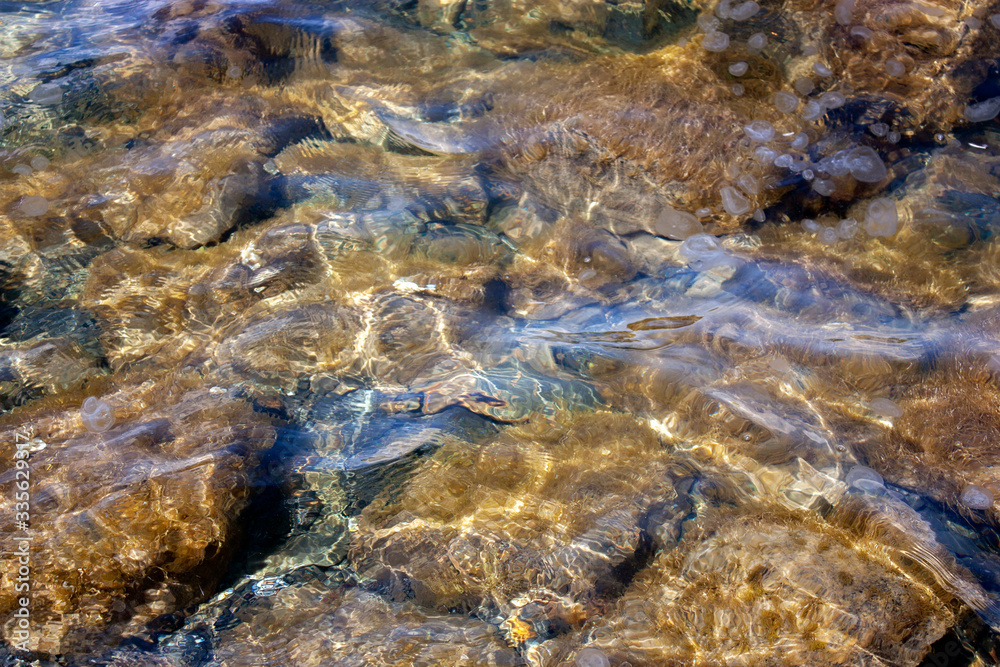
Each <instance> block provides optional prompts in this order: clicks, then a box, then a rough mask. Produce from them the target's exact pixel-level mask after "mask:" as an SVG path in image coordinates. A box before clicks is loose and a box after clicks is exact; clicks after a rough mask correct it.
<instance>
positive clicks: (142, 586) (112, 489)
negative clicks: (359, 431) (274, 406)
mask: <svg viewBox="0 0 1000 667" xmlns="http://www.w3.org/2000/svg"><path fill="white" fill-rule="evenodd" d="M91 390H92V391H95V392H99V393H97V395H98V396H99V397H100V399H101V400H102V401H104V402H106V403H107V404H108V405H109V406H110V407H111V410H112V411H113V413H114V414H115V417H116V420H117V422H118V424H117V425H116V426H113V427H112V428H111V429H110V430H107V431H105V432H103V433H93V432H88V431H87V430H86V429H85V428H84V424H83V423H82V421H81V418H80V413H79V404H78V403H77V402H76V401H74V400H73V398H74V397H73V396H72V395H69V396H63V397H59V398H57V399H49V400H46V401H44V402H40V403H37V404H35V405H32V406H31V407H27V408H23V409H21V410H19V411H17V412H15V413H14V414H13V415H10V416H8V417H6V418H5V424H4V433H5V435H6V436H7V437H5V438H4V440H3V442H4V445H3V446H4V447H5V449H6V455H7V456H8V457H9V458H10V460H12V461H13V460H14V450H15V448H16V445H15V443H16V442H24V438H23V437H22V438H17V437H16V434H17V433H18V432H21V433H29V434H30V435H31V439H30V441H29V450H30V451H31V452H32V453H31V455H30V458H29V459H27V460H28V461H29V467H28V473H29V475H30V478H31V480H32V482H31V484H32V486H31V489H32V492H31V497H32V505H31V508H32V512H31V520H30V531H28V534H29V535H30V537H31V548H32V550H31V580H30V583H31V593H32V597H31V599H32V619H33V622H35V623H37V625H36V626H35V627H36V628H40V631H38V632H37V634H35V636H34V637H33V644H32V646H31V648H32V650H37V651H41V652H43V653H53V654H55V653H63V652H71V651H76V650H79V649H80V648H81V647H82V646H81V642H87V641H105V640H101V639H99V638H100V637H102V636H104V635H103V633H104V632H106V631H109V628H112V627H113V628H114V631H113V632H114V633H122V632H125V633H128V631H129V629H130V628H139V627H142V625H143V624H144V623H146V622H148V621H150V620H152V619H153V618H156V617H158V616H161V615H163V614H169V613H172V612H174V611H176V610H177V609H179V608H182V607H184V606H186V605H188V604H190V603H192V602H197V601H198V600H200V599H202V598H203V597H204V595H205V592H206V591H207V590H210V589H211V586H212V585H213V582H214V581H215V580H216V579H217V577H218V569H217V568H218V566H219V564H220V562H223V561H224V559H225V557H226V555H227V552H228V551H230V550H231V547H232V543H233V542H232V540H233V539H234V535H235V534H236V533H237V532H238V531H239V528H238V525H237V519H238V516H239V513H240V511H241V510H242V509H243V508H244V507H245V506H246V503H247V500H248V497H249V485H250V483H251V482H252V480H253V477H254V474H255V472H254V470H255V467H256V464H257V453H258V452H260V451H261V450H263V449H265V448H267V447H268V446H269V444H270V443H271V442H272V441H273V438H274V432H273V430H272V428H271V426H270V423H269V420H268V419H267V418H264V417H261V416H259V415H256V414H255V413H254V412H253V410H252V408H251V407H250V405H249V404H248V403H246V402H245V401H244V400H242V399H240V398H239V397H238V396H237V395H235V394H234V393H233V392H232V391H226V390H219V391H212V390H209V389H208V388H206V387H203V386H201V385H200V383H197V382H194V383H192V382H190V381H187V382H186V381H185V380H184V379H183V378H174V379H164V378H161V379H159V380H153V379H150V380H147V381H145V382H144V383H141V384H132V385H124V386H115V385H114V384H113V383H99V384H97V385H96V386H92V387H91ZM85 395H86V394H82V395H81V394H78V395H77V396H79V397H80V398H79V400H81V401H82V398H83V397H84V396H85ZM15 472H16V470H14V469H13V468H12V469H10V470H8V471H7V472H6V473H4V475H5V477H9V478H10V480H11V482H12V481H13V479H14V475H15ZM2 502H3V503H4V505H3V506H4V509H5V511H6V512H7V513H8V514H9V515H10V516H11V517H14V505H13V503H14V496H13V494H11V495H10V496H8V497H5V498H4V500H3V501H2ZM11 528H13V526H11ZM23 533H24V531H20V532H18V531H15V530H12V529H8V530H7V531H5V532H4V534H3V536H2V540H3V546H4V550H5V551H8V552H13V550H14V549H15V547H16V544H17V543H16V542H15V541H14V538H15V537H16V536H22V535H23ZM16 576H17V571H16V569H14V568H11V569H8V570H5V572H4V574H3V579H2V588H0V591H2V593H0V607H2V609H3V610H4V611H5V613H7V612H10V611H13V610H14V609H15V608H16V606H17V601H16V600H17V598H18V593H17V592H16V591H15V584H16V582H15V578H16ZM4 633H5V636H6V637H7V639H8V640H10V639H11V634H10V626H5V630H4ZM110 636H112V637H113V636H114V635H113V634H112V635H110Z"/></svg>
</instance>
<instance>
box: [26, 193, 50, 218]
mask: <svg viewBox="0 0 1000 667" xmlns="http://www.w3.org/2000/svg"><path fill="white" fill-rule="evenodd" d="M48 211H49V200H48V199H46V198H45V197H39V196H38V195H31V196H29V197H25V198H24V199H22V200H21V212H22V213H24V214H25V215H28V216H31V217H33V218H37V217H38V216H40V215H45V214H46V213H48Z"/></svg>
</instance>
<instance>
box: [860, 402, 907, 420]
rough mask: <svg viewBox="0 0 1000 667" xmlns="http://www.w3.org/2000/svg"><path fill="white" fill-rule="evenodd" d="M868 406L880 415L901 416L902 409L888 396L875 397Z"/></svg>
mask: <svg viewBox="0 0 1000 667" xmlns="http://www.w3.org/2000/svg"><path fill="white" fill-rule="evenodd" d="M868 407H870V408H871V410H872V412H874V413H875V414H877V415H879V416H880V417H892V418H895V417H902V416H903V409H902V408H901V407H899V405H897V404H896V403H894V402H893V401H890V400H889V399H888V398H876V399H875V400H874V401H872V402H871V403H870V404H869V406H868Z"/></svg>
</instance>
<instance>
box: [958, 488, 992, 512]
mask: <svg viewBox="0 0 1000 667" xmlns="http://www.w3.org/2000/svg"><path fill="white" fill-rule="evenodd" d="M958 500H959V502H961V503H962V504H963V505H965V506H966V507H968V508H969V509H974V510H988V509H989V508H991V507H993V493H992V492H991V491H990V490H989V489H986V488H983V487H981V486H976V485H975V484H969V485H967V486H966V487H965V488H964V489H962V495H961V496H959V498H958Z"/></svg>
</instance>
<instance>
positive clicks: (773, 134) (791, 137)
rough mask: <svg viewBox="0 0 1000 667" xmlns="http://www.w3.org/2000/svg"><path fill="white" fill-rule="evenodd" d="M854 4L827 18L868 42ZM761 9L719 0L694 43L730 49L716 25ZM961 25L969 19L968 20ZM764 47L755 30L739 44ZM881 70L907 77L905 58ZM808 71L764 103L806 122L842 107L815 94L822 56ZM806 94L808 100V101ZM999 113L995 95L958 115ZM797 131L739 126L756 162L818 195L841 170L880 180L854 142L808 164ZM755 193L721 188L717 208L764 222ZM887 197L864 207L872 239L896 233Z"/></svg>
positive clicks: (824, 68)
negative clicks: (798, 178) (781, 171)
mask: <svg viewBox="0 0 1000 667" xmlns="http://www.w3.org/2000/svg"><path fill="white" fill-rule="evenodd" d="M854 5H855V0H839V1H838V2H837V4H836V7H835V9H834V18H835V19H836V21H837V22H838V23H839V24H840V25H843V26H845V27H847V28H849V32H850V35H851V36H852V37H855V38H858V39H861V40H868V39H871V38H872V37H873V35H874V33H873V32H872V30H870V29H869V28H867V27H865V26H862V25H852V24H853V23H854V10H855V6H854ZM760 9H761V8H760V5H759V4H758V3H757V2H754V1H753V0H749V1H747V2H741V3H734V2H733V1H732V0H722V1H721V2H719V3H718V5H717V6H716V8H715V10H714V13H713V14H702V15H701V16H699V17H698V20H697V23H698V27H699V29H700V30H701V31H702V32H703V33H704V36H703V38H702V41H701V46H702V48H704V49H705V50H707V51H710V52H713V53H723V52H725V51H727V50H730V48H731V46H732V42H731V39H730V35H729V34H728V33H726V32H725V31H724V30H723V22H724V21H734V22H743V21H747V20H749V19H751V18H753V17H754V16H756V15H757V14H758V13H759V12H760ZM970 19H974V24H970V28H973V29H976V28H979V27H982V25H983V21H982V20H981V18H976V17H970ZM966 22H967V23H968V19H967V20H966ZM989 22H990V23H991V24H992V25H993V26H995V27H997V28H998V29H1000V14H994V15H992V16H990V17H989ZM767 44H768V39H767V35H765V34H764V33H763V32H757V33H754V34H753V35H751V36H750V37H749V38H748V39H747V41H746V44H745V49H746V51H747V53H749V54H750V55H752V56H756V55H759V54H760V53H762V52H763V50H764V49H765V47H766V46H767ZM803 55H804V56H807V57H808V56H816V55H818V48H817V47H815V46H812V45H810V46H807V47H806V48H805V49H803ZM882 68H883V70H884V71H885V73H886V75H888V76H889V77H892V78H899V77H904V76H906V74H907V65H906V63H905V62H904V60H902V59H900V58H897V57H893V56H891V55H890V57H888V58H886V60H885V61H884V63H883V65H882ZM727 69H728V72H729V74H730V75H731V76H733V77H734V78H737V79H739V78H740V77H743V76H745V75H746V74H747V73H748V72H749V70H750V65H749V64H748V63H747V61H746V60H735V61H733V62H731V63H729V65H728V68H727ZM812 75H815V76H814V77H813V76H812ZM812 75H810V76H801V77H799V78H797V79H796V80H795V81H794V82H792V88H793V89H794V90H781V91H778V92H776V93H775V94H774V95H773V97H772V100H771V101H772V104H773V105H774V108H775V109H776V110H777V111H778V112H779V113H781V114H782V115H784V116H788V117H792V118H797V119H798V120H799V121H805V122H806V123H811V122H813V121H819V120H821V119H822V118H823V117H824V116H825V115H826V114H827V112H829V111H830V110H833V109H837V108H839V107H842V106H843V105H844V104H845V103H846V101H847V100H846V97H845V96H844V94H843V93H841V92H839V91H836V90H826V91H825V92H820V93H819V94H818V95H815V93H816V89H817V83H816V78H818V79H820V80H823V79H830V77H832V76H833V75H834V71H833V70H832V69H831V68H830V67H829V66H828V65H827V64H826V63H824V62H822V61H821V60H816V61H815V62H813V63H812ZM824 87H829V86H824ZM732 91H733V93H734V94H735V95H742V94H743V93H744V92H745V88H744V86H743V84H741V83H734V84H733V86H732ZM809 96H814V97H813V99H809ZM998 115H1000V97H994V98H991V99H987V100H984V101H981V102H976V103H975V104H970V105H969V106H967V107H966V108H965V118H966V120H968V121H970V122H983V121H988V120H992V119H993V118H996V117H997V116H998ZM798 129H799V131H791V132H780V131H779V130H778V129H776V128H775V126H774V125H773V124H772V123H771V122H770V121H768V120H764V119H757V120H754V121H752V122H750V123H749V124H748V125H746V127H744V132H745V134H746V137H747V138H748V139H749V140H750V142H751V143H752V144H753V145H754V148H753V157H754V159H755V160H757V161H758V162H759V163H761V164H763V165H768V166H772V165H773V166H775V167H778V168H780V169H786V170H788V171H790V172H792V173H793V174H797V175H799V176H801V178H802V179H803V180H805V181H808V182H810V184H811V188H812V190H813V191H814V192H815V193H816V194H817V195H820V196H823V197H830V196H832V195H834V194H835V193H836V192H837V190H838V184H837V180H836V179H841V178H844V177H846V176H848V175H850V176H851V177H853V178H854V179H855V180H856V181H858V182H859V183H879V182H882V181H883V180H884V179H885V178H886V176H887V169H886V166H885V163H884V162H883V161H882V158H881V157H880V156H879V154H878V153H877V152H876V151H875V150H874V149H873V148H871V147H868V146H860V145H859V146H854V147H851V148H847V149H844V150H841V151H839V152H837V153H836V154H834V155H830V156H826V157H824V158H822V159H821V160H818V161H817V162H815V163H813V162H811V161H810V159H809V157H808V155H807V154H806V153H805V150H806V148H807V147H808V146H809V144H810V137H809V135H808V134H807V133H806V132H805V131H801V130H802V129H803V128H801V127H800V128H798ZM869 131H870V132H871V133H872V134H873V135H874V136H876V137H878V138H880V139H883V140H885V141H887V142H889V143H893V144H894V143H898V142H899V141H900V140H901V138H902V135H901V134H900V133H899V132H898V131H896V130H893V129H892V128H890V127H889V126H888V125H887V124H885V123H882V122H876V123H873V124H871V125H870V126H869ZM733 172H734V174H731V175H729V176H730V177H731V178H733V180H736V176H737V175H738V173H739V168H738V167H736V166H735V165H734V167H733ZM727 175H728V174H727ZM758 192H759V185H757V184H752V185H751V186H750V187H749V188H748V187H744V184H743V183H740V182H737V183H735V184H731V185H727V186H724V187H722V188H721V189H720V192H719V194H720V198H721V202H722V208H723V209H724V210H725V211H726V213H728V214H729V215H732V216H734V217H740V216H744V215H746V214H748V213H751V211H752V212H753V217H754V218H755V219H756V220H758V221H763V220H764V214H763V211H761V210H759V209H756V210H754V207H753V205H752V203H751V200H752V198H753V197H754V196H755V195H756V194H757V193H758ZM887 201H888V200H878V203H875V202H873V204H874V208H871V207H869V212H868V218H867V220H866V221H865V229H866V230H867V231H868V232H869V233H870V234H872V235H873V236H892V235H893V234H895V231H896V225H897V222H898V218H897V217H896V215H895V213H894V208H890V206H889V204H887V203H886V202H887ZM699 217H701V216H699ZM856 228H857V223H854V224H852V223H851V221H850V220H848V221H843V224H841V225H838V228H837V229H833V230H829V229H827V230H814V231H817V232H819V233H820V234H821V236H822V237H823V238H824V240H826V241H830V242H832V241H834V240H836V239H838V238H849V237H851V236H853V235H854V233H855V231H856Z"/></svg>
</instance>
